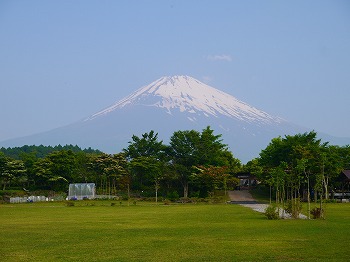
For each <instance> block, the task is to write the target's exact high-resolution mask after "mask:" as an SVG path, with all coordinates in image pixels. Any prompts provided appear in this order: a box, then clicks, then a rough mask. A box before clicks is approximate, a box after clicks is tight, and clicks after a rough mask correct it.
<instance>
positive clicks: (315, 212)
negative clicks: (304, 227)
mask: <svg viewBox="0 0 350 262" xmlns="http://www.w3.org/2000/svg"><path fill="white" fill-rule="evenodd" d="M323 212H324V210H323V209H321V208H319V207H315V208H313V209H311V211H310V213H311V215H312V218H313V219H317V218H321V217H323Z"/></svg>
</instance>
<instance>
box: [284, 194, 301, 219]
mask: <svg viewBox="0 0 350 262" xmlns="http://www.w3.org/2000/svg"><path fill="white" fill-rule="evenodd" d="M284 209H285V211H286V212H287V213H288V214H290V215H291V217H293V218H298V217H299V214H300V212H301V209H302V204H301V202H300V199H299V198H295V199H293V200H288V201H287V204H286V206H285V208H284Z"/></svg>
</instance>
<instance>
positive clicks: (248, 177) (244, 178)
mask: <svg viewBox="0 0 350 262" xmlns="http://www.w3.org/2000/svg"><path fill="white" fill-rule="evenodd" d="M236 177H237V178H238V179H239V185H238V189H250V188H251V187H254V186H256V184H257V180H256V177H255V176H254V175H253V174H251V173H249V172H240V173H237V174H236Z"/></svg>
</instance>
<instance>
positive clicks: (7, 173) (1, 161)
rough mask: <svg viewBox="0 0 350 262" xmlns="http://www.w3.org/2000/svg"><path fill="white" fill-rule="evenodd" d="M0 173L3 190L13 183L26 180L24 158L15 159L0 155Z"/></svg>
mask: <svg viewBox="0 0 350 262" xmlns="http://www.w3.org/2000/svg"><path fill="white" fill-rule="evenodd" d="M0 172H1V173H0V174H1V181H2V185H3V188H2V189H3V190H5V189H6V186H10V185H11V183H13V182H14V183H21V184H23V183H24V182H25V181H26V169H25V166H24V163H23V161H22V160H15V159H11V158H7V157H5V156H4V155H3V154H1V155H0Z"/></svg>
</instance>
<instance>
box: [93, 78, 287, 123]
mask: <svg viewBox="0 0 350 262" xmlns="http://www.w3.org/2000/svg"><path fill="white" fill-rule="evenodd" d="M132 105H133V106H135V105H141V106H152V107H158V108H163V109H165V110H166V111H167V113H169V114H172V112H173V111H175V110H178V111H180V112H186V113H190V114H192V116H193V117H190V116H189V117H188V118H189V119H190V120H191V121H193V120H194V119H195V117H196V116H203V115H204V116H206V117H209V116H214V117H219V116H220V115H223V116H227V117H230V118H235V119H239V120H241V121H245V122H250V123H253V122H255V123H265V124H268V123H272V122H274V123H281V122H283V121H284V120H283V119H281V118H279V117H273V116H271V115H269V114H267V113H265V112H263V111H261V110H258V109H256V108H254V107H252V106H250V105H248V104H246V103H244V102H242V101H240V100H238V99H237V98H235V97H233V96H232V95H229V94H227V93H224V92H222V91H220V90H218V89H215V88H213V87H211V86H209V85H206V84H204V83H202V82H200V81H198V80H197V79H194V78H192V77H190V76H173V77H162V78H160V79H158V80H156V81H154V82H153V83H151V84H149V85H147V86H144V87H141V88H140V89H138V90H137V91H136V92H134V93H132V94H131V95H129V96H127V97H125V98H124V99H122V100H120V101H118V102H116V103H115V104H113V105H112V106H110V107H108V108H106V109H104V110H102V111H100V112H98V113H96V114H94V115H92V116H90V117H89V118H88V119H87V120H91V119H94V118H96V117H99V116H102V115H106V114H108V113H110V112H113V111H114V110H117V109H121V108H123V107H126V106H132Z"/></svg>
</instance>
